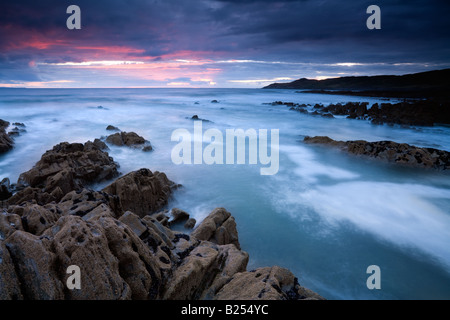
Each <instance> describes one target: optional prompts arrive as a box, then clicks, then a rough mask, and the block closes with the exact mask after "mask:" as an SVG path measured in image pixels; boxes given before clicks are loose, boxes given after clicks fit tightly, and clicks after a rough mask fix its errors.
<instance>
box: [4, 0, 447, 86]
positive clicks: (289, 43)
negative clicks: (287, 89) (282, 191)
mask: <svg viewBox="0 0 450 320" xmlns="http://www.w3.org/2000/svg"><path fill="white" fill-rule="evenodd" d="M72 4H75V5H78V6H79V7H80V8H81V26H82V28H81V30H69V29H68V28H67V27H66V20H67V18H68V17H69V14H67V13H66V9H67V7H68V6H69V5H72ZM371 4H376V5H378V6H379V7H380V8H381V30H369V29H368V28H367V27H366V20H367V18H368V17H369V14H367V13H366V9H367V7H368V6H369V5H371ZM449 67H450V2H449V1H448V0H404V1H403V0H380V1H378V0H377V1H373V0H370V1H366V0H350V1H345V0H297V1H295V0H285V1H270V0H161V1H159V0H127V1H125V0H95V1H92V0H71V1H66V0H52V1H51V0H39V1H36V0H2V2H1V4H0V87H34V88H36V87H49V88H57V87H261V86H264V85H267V84H270V83H272V82H287V81H291V80H295V79H298V78H304V77H306V78H315V79H323V78H328V77H338V76H347V75H375V74H405V73H413V72H421V71H426V70H434V69H443V68H449Z"/></svg>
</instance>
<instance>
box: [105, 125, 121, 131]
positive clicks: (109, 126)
mask: <svg viewBox="0 0 450 320" xmlns="http://www.w3.org/2000/svg"><path fill="white" fill-rule="evenodd" d="M106 130H108V131H120V129H119V128H117V127H115V126H112V125H108V126H107V127H106Z"/></svg>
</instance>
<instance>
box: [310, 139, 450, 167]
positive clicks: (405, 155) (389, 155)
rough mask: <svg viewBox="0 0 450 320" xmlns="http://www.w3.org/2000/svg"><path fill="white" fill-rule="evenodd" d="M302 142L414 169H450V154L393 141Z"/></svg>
mask: <svg viewBox="0 0 450 320" xmlns="http://www.w3.org/2000/svg"><path fill="white" fill-rule="evenodd" d="M304 142H306V143H312V144H322V145H330V146H333V147H337V148H340V149H341V150H344V151H346V152H348V153H351V154H354V155H359V156H367V157H370V158H375V159H378V160H381V161H383V162H389V163H395V164H401V165H405V166H410V167H416V168H429V169H437V170H449V169H450V152H447V151H444V150H438V149H433V148H420V147H416V146H412V145H409V144H406V143H397V142H393V141H376V142H368V141H364V140H355V141H335V140H333V139H330V138H329V137H320V136H319V137H305V139H304Z"/></svg>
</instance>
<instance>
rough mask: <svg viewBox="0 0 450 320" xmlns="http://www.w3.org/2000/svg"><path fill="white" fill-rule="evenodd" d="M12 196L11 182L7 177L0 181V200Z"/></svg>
mask: <svg viewBox="0 0 450 320" xmlns="http://www.w3.org/2000/svg"><path fill="white" fill-rule="evenodd" d="M11 196H12V190H11V183H10V181H9V179H8V178H4V179H3V180H2V181H1V182H0V201H3V200H6V199H8V198H10V197H11Z"/></svg>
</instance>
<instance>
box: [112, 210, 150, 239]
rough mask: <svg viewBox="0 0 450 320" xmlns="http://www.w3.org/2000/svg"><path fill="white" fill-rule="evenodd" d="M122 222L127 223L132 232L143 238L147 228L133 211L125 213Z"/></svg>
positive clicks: (121, 218)
mask: <svg viewBox="0 0 450 320" xmlns="http://www.w3.org/2000/svg"><path fill="white" fill-rule="evenodd" d="M119 221H120V222H123V223H125V224H126V225H127V226H129V227H130V228H131V230H132V231H133V232H134V233H135V234H136V235H137V236H138V237H141V236H142V235H143V234H144V233H145V232H146V231H147V229H148V228H147V226H146V225H145V224H143V223H142V222H141V219H139V217H138V216H137V215H135V214H134V213H133V212H131V211H127V212H125V213H124V214H123V215H122V216H121V217H120V218H119Z"/></svg>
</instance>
